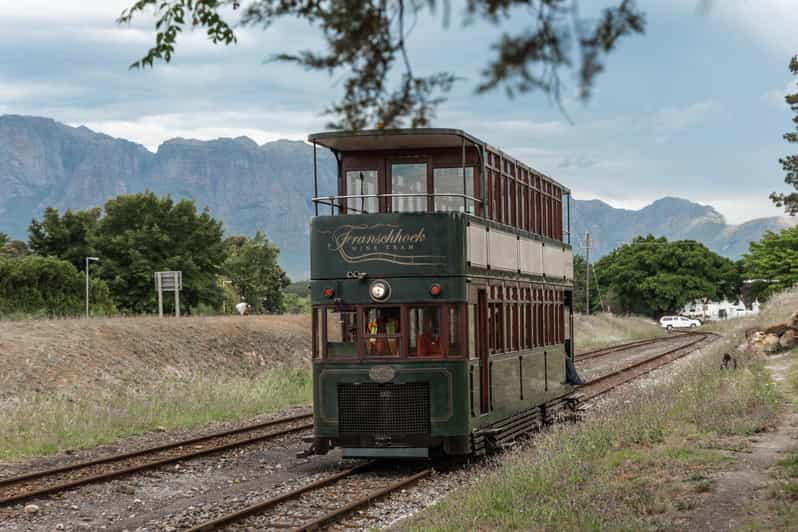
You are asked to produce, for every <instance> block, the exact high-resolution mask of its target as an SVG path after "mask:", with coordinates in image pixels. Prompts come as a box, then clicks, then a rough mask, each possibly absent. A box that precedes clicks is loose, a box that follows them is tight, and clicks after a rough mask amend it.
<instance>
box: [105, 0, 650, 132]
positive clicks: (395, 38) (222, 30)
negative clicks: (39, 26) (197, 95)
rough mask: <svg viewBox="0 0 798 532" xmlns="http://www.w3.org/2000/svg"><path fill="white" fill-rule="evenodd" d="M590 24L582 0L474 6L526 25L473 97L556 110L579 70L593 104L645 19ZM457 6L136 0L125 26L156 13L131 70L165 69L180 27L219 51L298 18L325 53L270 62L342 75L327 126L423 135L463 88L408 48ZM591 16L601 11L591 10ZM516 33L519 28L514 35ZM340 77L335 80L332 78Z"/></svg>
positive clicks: (442, 2) (604, 15)
mask: <svg viewBox="0 0 798 532" xmlns="http://www.w3.org/2000/svg"><path fill="white" fill-rule="evenodd" d="M606 1H607V2H610V5H609V6H606V7H603V8H600V9H599V10H598V11H596V12H595V14H594V15H592V16H590V17H582V16H580V14H579V13H580V11H579V8H580V2H579V0H468V1H467V2H466V7H465V10H464V12H463V14H462V23H463V24H468V23H470V22H473V21H475V20H483V21H487V22H489V23H492V24H494V25H496V26H502V25H509V24H508V23H509V22H510V20H511V19H512V20H513V21H514V22H516V23H517V22H518V21H521V20H526V21H527V22H526V24H524V25H523V27H522V28H521V29H518V30H515V31H514V32H510V31H509V30H508V31H505V32H504V33H503V34H502V35H501V37H499V39H498V40H497V41H496V42H494V43H493V45H492V47H491V50H492V54H493V55H492V57H491V59H490V61H489V62H488V64H487V65H486V66H485V68H484V69H483V71H482V79H481V81H480V83H479V84H478V85H477V87H476V90H477V92H485V91H490V90H493V89H497V88H503V89H504V90H505V91H506V92H507V94H508V95H510V96H513V95H515V94H518V93H525V92H529V91H535V90H537V91H542V92H543V93H545V94H547V95H548V96H549V97H550V98H551V99H553V100H554V101H555V102H557V103H558V104H559V102H560V97H561V94H562V92H563V81H562V78H561V72H562V71H563V70H572V71H574V74H575V78H576V84H577V86H578V88H579V94H580V96H581V98H582V99H585V100H586V99H588V98H589V97H590V94H591V90H592V89H593V85H594V82H595V78H596V76H597V75H598V74H599V73H600V72H601V71H602V70H604V62H605V60H606V56H607V55H608V54H609V53H610V52H612V51H613V49H615V47H616V46H617V44H618V41H619V40H620V39H621V38H622V37H625V36H628V35H632V34H636V33H643V30H644V27H645V18H644V15H643V13H642V12H641V11H640V10H639V9H638V8H637V6H636V4H635V2H634V0H606ZM450 2H451V0H425V1H423V0H361V1H357V2H353V1H351V0H292V1H288V0H249V1H247V0H244V1H242V0H138V1H136V2H135V3H134V4H133V5H131V6H130V7H129V8H128V9H126V10H125V11H124V12H123V13H122V15H121V16H120V17H119V20H118V21H119V22H120V23H129V22H131V21H132V20H133V18H134V17H136V16H138V15H139V14H140V13H142V12H143V11H145V10H147V9H150V8H151V9H152V10H153V11H154V14H155V19H156V24H155V30H156V32H155V43H154V45H153V46H152V48H150V49H149V50H148V51H147V53H146V54H145V55H144V56H143V57H142V58H141V59H139V60H138V61H136V62H135V63H133V65H131V67H134V68H135V67H142V66H147V65H148V66H152V65H153V64H154V63H155V62H156V61H165V62H169V61H170V60H171V59H172V57H173V55H174V53H175V50H176V45H177V39H178V36H179V35H180V33H181V32H182V31H183V29H184V28H187V27H188V28H200V29H203V30H205V31H206V33H207V35H208V39H209V40H210V41H211V42H213V43H214V44H216V43H221V44H226V45H227V44H232V43H235V42H236V35H235V31H234V29H233V26H234V25H235V22H234V21H233V20H232V19H231V15H230V14H231V13H240V15H238V16H236V15H232V17H233V18H234V19H235V20H236V21H237V22H238V23H239V24H240V25H243V26H262V27H264V28H266V27H268V26H270V25H272V24H274V23H275V22H277V21H278V20H280V19H300V20H304V21H306V22H308V23H309V24H310V25H312V26H314V27H316V28H318V29H319V30H320V31H321V34H322V36H323V39H324V41H325V47H324V49H323V50H320V51H314V50H302V51H298V52H295V53H282V54H277V55H275V56H273V59H274V60H277V61H286V62H291V63H296V64H298V65H300V66H303V67H305V68H308V69H311V70H318V71H326V72H328V73H330V74H331V75H334V74H336V73H340V74H341V76H342V77H343V79H344V81H343V83H342V85H343V87H344V94H343V96H342V98H341V99H340V100H339V101H337V102H335V103H333V104H332V105H331V106H330V107H329V108H328V109H327V113H328V114H330V115H332V116H333V117H334V121H333V122H332V123H331V124H330V126H331V127H334V128H340V129H355V130H356V129H364V128H367V127H374V126H376V125H377V124H383V125H384V126H385V127H398V126H401V125H402V124H404V123H407V124H409V125H410V126H412V127H422V126H426V125H428V124H429V122H430V117H431V116H432V115H433V113H434V110H435V108H436V106H437V105H438V104H440V103H441V102H442V101H444V99H445V95H446V93H447V92H448V91H449V90H450V89H451V88H452V86H453V84H454V83H455V82H456V81H457V79H458V78H457V75H456V74H455V73H453V72H436V73H432V74H429V75H426V76H423V75H419V74H418V71H417V70H414V68H413V66H412V64H411V59H410V54H409V53H408V46H407V44H408V41H409V39H410V35H411V33H412V30H413V27H414V26H415V23H416V21H417V20H418V19H419V18H420V17H425V16H427V13H426V11H429V12H430V14H434V12H435V11H436V9H439V8H441V7H442V8H443V21H444V22H443V25H444V26H448V25H449V20H450V18H451V13H450V11H451V4H450ZM590 4H591V8H595V6H594V5H593V3H592V2H591V3H590ZM516 27H517V26H516ZM336 77H338V76H336Z"/></svg>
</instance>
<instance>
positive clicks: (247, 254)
mask: <svg viewBox="0 0 798 532" xmlns="http://www.w3.org/2000/svg"><path fill="white" fill-rule="evenodd" d="M225 247H226V249H227V252H228V258H227V260H226V261H225V263H224V273H225V275H226V276H227V277H228V278H229V279H230V280H231V281H232V282H233V286H235V287H236V289H237V290H238V293H239V294H240V295H241V297H242V298H244V300H245V301H246V302H247V303H249V304H250V305H252V310H253V312H274V313H281V312H284V311H285V304H284V293H283V290H284V289H285V288H286V287H287V286H288V285H289V284H290V283H291V281H290V280H289V279H288V276H287V275H286V274H285V272H284V271H283V269H282V268H280V266H279V265H278V264H277V256H278V255H279V253H280V251H279V250H278V249H277V248H276V247H275V246H274V245H273V244H272V243H271V242H269V240H268V239H267V238H266V237H265V236H264V235H263V233H261V232H260V231H258V232H257V233H255V237H254V238H246V237H238V236H235V237H230V238H228V239H227V240H226V241H225Z"/></svg>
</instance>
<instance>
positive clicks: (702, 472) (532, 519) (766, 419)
mask: <svg viewBox="0 0 798 532" xmlns="http://www.w3.org/2000/svg"><path fill="white" fill-rule="evenodd" d="M777 301H778V303H779V305H780V307H781V310H780V312H775V313H773V312H771V313H770V314H766V315H765V317H766V318H768V319H771V320H772V321H771V322H774V321H778V320H774V319H772V318H773V315H774V314H775V315H776V316H779V317H781V319H784V318H786V316H781V315H782V314H784V313H785V312H787V313H788V312H789V310H790V309H792V308H796V306H798V291H796V292H793V293H792V294H791V295H790V297H788V298H784V297H782V298H780V299H778V300H777ZM598 319H604V318H601V317H600V318H598ZM748 325H750V322H748V321H747V322H742V321H740V322H739V324H738V326H737V328H735V329H730V330H729V331H728V333H727V334H728V338H727V339H724V340H720V341H718V342H716V344H714V345H712V346H710V347H709V348H705V349H704V351H703V355H702V356H700V357H698V358H695V359H693V360H691V361H690V362H689V363H688V364H687V366H685V367H684V368H683V369H682V370H681V371H680V373H679V377H678V378H677V379H673V380H672V381H670V382H665V383H661V384H658V385H652V386H651V387H649V388H647V389H646V390H643V391H640V392H639V394H640V395H639V400H638V401H635V402H633V403H631V404H621V403H618V404H616V405H615V406H616V407H617V409H615V410H614V409H605V410H604V411H602V412H596V413H594V414H593V415H591V416H589V417H588V418H587V419H586V420H585V421H584V422H583V423H581V424H577V425H570V426H557V427H555V428H553V429H552V430H550V431H548V432H546V433H543V434H541V435H539V436H536V438H535V439H534V441H533V442H532V444H531V445H530V446H529V447H528V448H526V449H523V450H521V451H519V452H515V453H511V454H508V455H505V456H504V457H502V460H503V463H502V464H501V465H497V466H496V467H495V468H494V469H493V470H492V471H490V472H489V473H487V474H486V475H485V476H484V477H483V478H481V479H480V480H479V482H478V483H476V484H474V485H471V486H467V487H464V488H461V489H460V490H459V491H458V492H457V493H456V494H455V495H454V496H452V497H449V498H447V499H446V500H444V501H442V502H441V503H439V504H437V505H435V506H433V507H430V508H428V509H427V510H425V511H423V512H422V513H420V514H419V515H417V516H415V517H414V518H412V519H411V520H410V521H408V522H406V523H402V524H401V528H403V529H408V530H452V531H454V530H473V529H479V530H510V529H521V530H527V529H533V530H552V531H554V530H649V529H667V528H669V526H672V523H673V521H672V520H673V518H674V515H678V514H679V513H681V512H686V511H689V510H691V509H693V508H695V507H696V506H697V505H698V504H700V497H701V496H702V494H704V493H706V492H708V491H711V490H712V489H713V483H712V481H711V479H710V473H711V471H713V470H714V469H718V468H720V467H722V466H723V464H725V463H726V462H727V461H728V460H729V458H728V457H727V455H726V454H725V453H724V451H721V450H720V449H721V448H724V447H732V446H736V445H739V444H738V443H737V442H739V441H740V440H741V439H743V438H744V437H745V436H747V435H750V434H754V433H757V432H759V431H762V430H764V429H765V428H766V427H767V426H768V424H769V423H770V422H771V421H772V419H773V418H774V416H775V415H776V413H777V412H778V411H779V409H780V408H781V404H782V401H783V399H782V396H781V393H780V391H779V390H778V389H777V387H776V385H775V384H774V382H773V380H772V379H771V376H770V373H769V372H768V371H767V370H766V369H765V368H764V366H763V365H762V363H761V362H757V361H753V360H748V359H746V357H744V356H742V355H740V362H741V367H740V368H739V369H738V370H737V371H720V370H719V369H718V363H719V361H720V357H721V356H722V354H723V353H724V352H728V351H731V350H732V349H733V348H734V346H736V345H737V344H738V343H739V342H740V339H741V338H742V335H743V330H744V328H743V327H745V326H748ZM795 382H796V384H797V385H798V377H796V381H795ZM796 389H798V388H796ZM790 482H792V481H790ZM783 489H784V491H785V493H787V494H788V495H790V494H792V493H793V492H792V490H793V486H792V484H789V483H787V484H785V485H784V488H783ZM796 493H798V492H796Z"/></svg>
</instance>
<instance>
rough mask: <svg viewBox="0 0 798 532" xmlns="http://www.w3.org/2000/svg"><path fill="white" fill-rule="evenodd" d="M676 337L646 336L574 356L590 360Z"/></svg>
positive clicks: (687, 333) (679, 332) (683, 332)
mask: <svg viewBox="0 0 798 532" xmlns="http://www.w3.org/2000/svg"><path fill="white" fill-rule="evenodd" d="M671 334H678V335H690V334H701V333H694V332H687V331H676V332H674V333H671ZM674 338H678V336H672V335H668V336H657V337H656V338H645V339H643V340H635V341H633V342H625V343H622V344H615V345H609V346H606V347H601V348H598V349H593V350H591V351H585V352H583V353H577V354H576V355H575V356H574V360H575V361H577V362H578V361H581V360H589V359H591V358H598V357H603V356H606V355H609V354H612V353H617V352H618V351H627V350H629V349H634V348H636V347H643V346H645V345H651V344H655V343H659V342H667V341H668V340H673V339H674Z"/></svg>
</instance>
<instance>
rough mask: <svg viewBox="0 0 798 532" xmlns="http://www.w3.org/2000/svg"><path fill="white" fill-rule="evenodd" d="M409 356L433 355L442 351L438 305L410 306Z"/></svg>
mask: <svg viewBox="0 0 798 532" xmlns="http://www.w3.org/2000/svg"><path fill="white" fill-rule="evenodd" d="M408 316H409V318H410V348H409V349H408V355H409V356H420V357H423V356H435V355H440V354H442V353H443V345H442V343H441V309H440V307H410V309H409V312H408Z"/></svg>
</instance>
